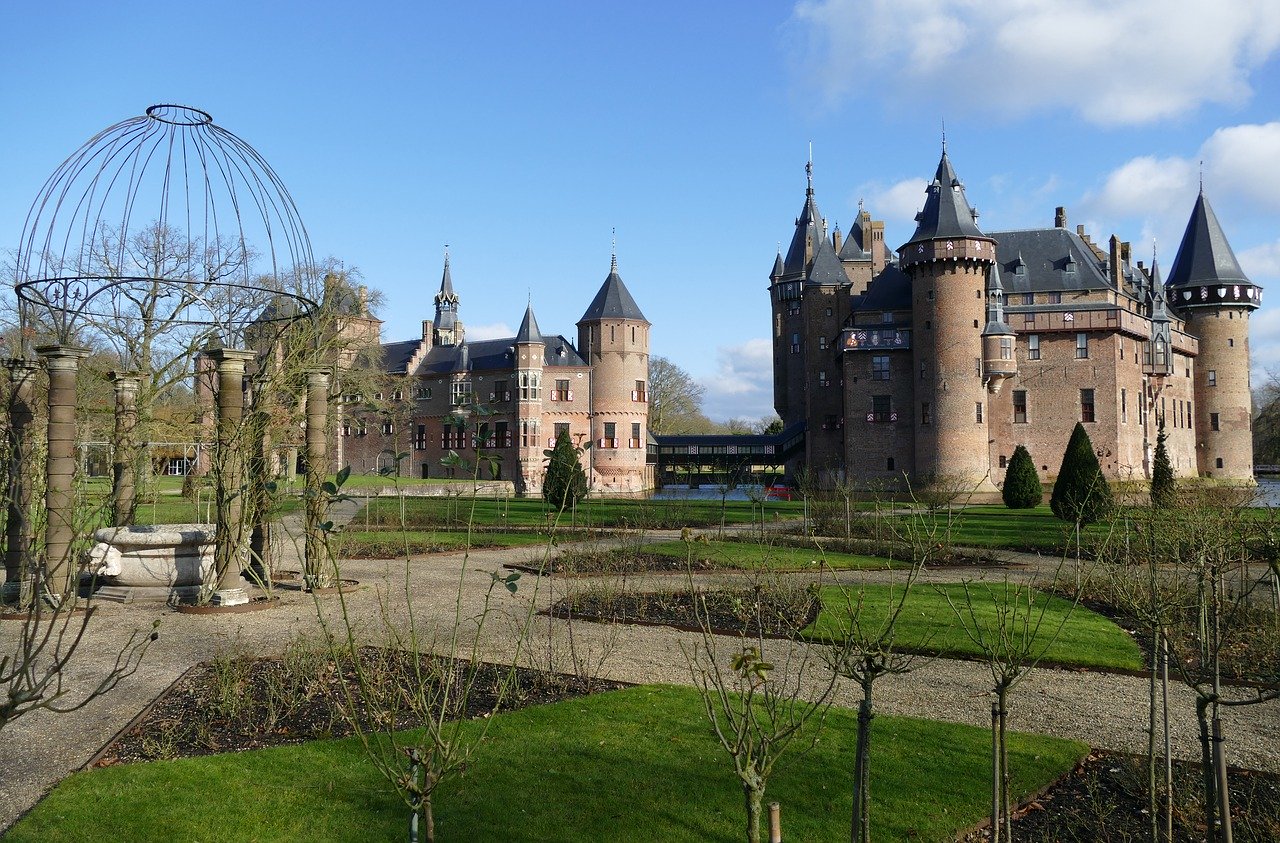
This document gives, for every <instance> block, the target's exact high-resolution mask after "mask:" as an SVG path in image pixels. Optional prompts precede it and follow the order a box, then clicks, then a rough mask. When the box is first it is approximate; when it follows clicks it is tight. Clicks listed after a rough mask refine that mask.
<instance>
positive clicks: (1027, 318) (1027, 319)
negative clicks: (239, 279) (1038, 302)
mask: <svg viewBox="0 0 1280 843" xmlns="http://www.w3.org/2000/svg"><path fill="white" fill-rule="evenodd" d="M1022 322H1023V324H1026V325H1034V324H1036V315H1035V314H1034V313H1030V312H1028V313H1024V314H1022Z"/></svg>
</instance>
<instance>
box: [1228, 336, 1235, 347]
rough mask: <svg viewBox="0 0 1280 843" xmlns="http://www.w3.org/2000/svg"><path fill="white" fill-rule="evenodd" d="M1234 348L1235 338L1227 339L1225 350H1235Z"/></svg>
mask: <svg viewBox="0 0 1280 843" xmlns="http://www.w3.org/2000/svg"><path fill="white" fill-rule="evenodd" d="M1235 347H1236V340H1235V337H1227V348H1235Z"/></svg>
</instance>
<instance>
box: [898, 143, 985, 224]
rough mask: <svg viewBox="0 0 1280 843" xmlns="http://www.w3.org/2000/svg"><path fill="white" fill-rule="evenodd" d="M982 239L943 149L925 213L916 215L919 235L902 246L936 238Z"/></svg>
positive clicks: (971, 210)
mask: <svg viewBox="0 0 1280 843" xmlns="http://www.w3.org/2000/svg"><path fill="white" fill-rule="evenodd" d="M982 236H984V235H983V233H982V232H981V231H979V230H978V224H977V223H976V222H975V221H974V212H973V208H971V207H969V200H968V199H966V198H965V195H964V185H963V184H961V183H960V179H958V178H956V172H955V170H953V169H952V168H951V159H949V158H948V157H947V153H946V151H945V150H944V151H943V153H942V160H940V161H939V162H938V172H937V173H936V174H935V175H934V177H933V182H932V183H931V184H930V185H929V187H928V188H927V189H926V197H925V200H924V210H922V211H921V212H920V213H918V214H916V233H915V234H913V235H911V239H910V240H908V241H907V242H906V243H905V244H903V245H909V244H911V243H916V242H918V241H921V240H934V239H937V238H946V237H982Z"/></svg>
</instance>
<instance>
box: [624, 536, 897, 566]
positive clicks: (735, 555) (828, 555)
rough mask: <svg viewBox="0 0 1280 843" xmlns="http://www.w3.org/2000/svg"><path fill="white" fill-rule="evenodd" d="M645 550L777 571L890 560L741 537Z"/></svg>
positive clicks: (650, 546) (666, 544)
mask: <svg viewBox="0 0 1280 843" xmlns="http://www.w3.org/2000/svg"><path fill="white" fill-rule="evenodd" d="M642 549H643V550H644V551H645V552H646V553H660V554H662V555H664V556H672V557H675V558H677V559H688V558H689V554H690V553H692V554H693V558H694V559H695V560H697V561H700V562H708V563H710V564H712V565H715V566H717V567H721V568H759V567H761V566H763V567H767V568H772V569H775V570H779V571H818V570H820V569H821V564H822V563H825V564H826V567H828V568H837V569H842V570H843V569H863V570H867V569H873V570H885V569H887V568H889V567H890V566H892V565H893V563H892V562H891V561H890V560H888V559H885V558H883V557H880V556H861V555H858V554H855V553H838V552H835V551H828V552H825V553H819V552H818V551H816V550H814V549H813V548H804V547H789V546H786V545H763V544H755V543H752V542H742V541H724V542H718V541H710V542H689V543H685V542H660V543H657V544H647V545H644V546H643V548H642Z"/></svg>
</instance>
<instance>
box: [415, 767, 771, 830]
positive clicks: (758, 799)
mask: <svg viewBox="0 0 1280 843" xmlns="http://www.w3.org/2000/svg"><path fill="white" fill-rule="evenodd" d="M742 795H743V797H744V798H745V800H746V803H747V843H760V804H761V803H762V802H763V801H764V788H757V787H755V786H752V785H749V784H747V783H746V782H743V784H742ZM427 843H433V841H430V840H428V841H427Z"/></svg>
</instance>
